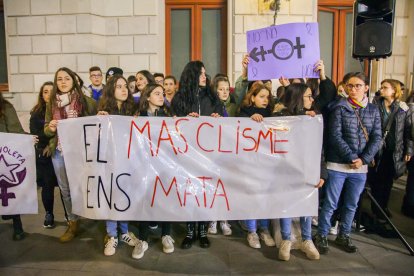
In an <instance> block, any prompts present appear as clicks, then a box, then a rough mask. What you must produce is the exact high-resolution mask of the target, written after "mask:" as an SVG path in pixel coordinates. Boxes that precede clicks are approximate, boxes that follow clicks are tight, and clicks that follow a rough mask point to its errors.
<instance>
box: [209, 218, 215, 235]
mask: <svg viewBox="0 0 414 276" xmlns="http://www.w3.org/2000/svg"><path fill="white" fill-rule="evenodd" d="M207 233H209V234H212V235H215V234H217V221H212V222H210V224H209V225H208V232H207Z"/></svg>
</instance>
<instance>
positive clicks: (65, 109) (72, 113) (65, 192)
mask: <svg viewBox="0 0 414 276" xmlns="http://www.w3.org/2000/svg"><path fill="white" fill-rule="evenodd" d="M90 115H96V103H95V100H94V99H92V98H89V97H87V96H85V95H84V94H83V93H82V90H81V88H80V87H79V84H78V82H77V80H76V75H75V73H74V72H73V71H72V70H70V69H69V68H66V67H62V68H59V69H58V70H57V71H56V73H55V78H54V84H53V90H52V94H51V95H50V101H49V103H48V104H47V105H46V115H45V127H44V131H45V134H46V136H48V137H51V139H50V142H49V146H50V148H51V156H52V162H53V168H54V170H55V174H56V177H57V181H58V184H59V188H60V191H61V193H62V198H63V205H64V207H65V210H66V213H67V215H68V228H67V229H66V232H65V233H64V234H63V235H62V236H61V237H60V241H61V242H68V241H71V240H72V239H73V238H74V237H75V235H76V234H77V231H78V219H79V217H78V216H77V215H75V214H74V213H72V201H71V196H70V189H69V181H68V177H67V174H66V167H65V162H64V157H63V155H62V147H61V145H60V141H59V133H57V125H58V123H59V121H60V120H65V119H68V118H78V117H83V116H90Z"/></svg>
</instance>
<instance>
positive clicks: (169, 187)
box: [58, 116, 322, 221]
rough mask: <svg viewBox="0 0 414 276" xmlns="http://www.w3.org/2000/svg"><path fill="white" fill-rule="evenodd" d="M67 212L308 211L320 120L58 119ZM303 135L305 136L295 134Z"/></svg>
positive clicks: (230, 215) (180, 216) (313, 210)
mask: <svg viewBox="0 0 414 276" xmlns="http://www.w3.org/2000/svg"><path fill="white" fill-rule="evenodd" d="M58 133H59V137H60V139H61V144H62V149H63V155H64V157H65V166H66V170H67V174H68V179H69V184H70V190H71V196H72V205H73V211H74V213H76V214H78V215H81V216H84V217H88V218H92V219H111V220H143V221H148V220H157V221H198V220H201V221H206V220H238V219H248V218H250V219H253V218H256V219H264V218H277V217H296V216H308V215H316V214H317V202H318V191H317V189H315V187H314V185H315V184H316V183H317V182H318V181H319V172H320V168H319V164H320V157H321V145H322V117H321V116H317V117H315V118H311V117H309V116H294V117H278V118H266V119H265V120H264V122H263V123H256V122H254V121H253V120H251V119H249V118H212V117H200V118H189V117H183V118H160V117H138V118H133V117H127V116H95V117H82V118H76V119H67V120H62V121H61V122H60V123H59V125H58ZM303 137H306V141H305V140H303Z"/></svg>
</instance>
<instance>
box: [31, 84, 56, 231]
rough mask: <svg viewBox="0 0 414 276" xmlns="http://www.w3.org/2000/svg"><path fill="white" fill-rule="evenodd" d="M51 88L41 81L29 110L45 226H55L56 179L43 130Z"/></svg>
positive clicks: (47, 141) (47, 138)
mask: <svg viewBox="0 0 414 276" xmlns="http://www.w3.org/2000/svg"><path fill="white" fill-rule="evenodd" d="M52 90H53V82H51V81H48V82H45V83H43V85H42V86H41V87H40V92H39V96H38V98H37V104H36V105H35V106H34V107H33V109H32V110H31V111H30V133H31V134H33V135H36V136H37V137H38V138H39V143H37V145H36V175H37V183H38V185H39V186H41V187H42V202H43V206H44V208H45V212H46V214H45V221H44V223H43V227H45V228H53V227H54V226H55V222H54V215H53V205H54V198H55V186H57V179H56V175H55V171H54V170H53V164H52V159H51V157H50V155H51V152H52V149H51V148H50V147H49V141H50V137H47V136H46V135H45V132H44V125H45V114H46V104H47V103H49V101H50V95H51V94H52Z"/></svg>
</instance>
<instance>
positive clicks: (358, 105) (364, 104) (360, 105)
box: [347, 95, 368, 109]
mask: <svg viewBox="0 0 414 276" xmlns="http://www.w3.org/2000/svg"><path fill="white" fill-rule="evenodd" d="M347 100H348V103H349V104H350V105H351V106H352V108H354V109H356V108H365V107H367V105H368V97H367V96H365V95H364V98H362V101H360V102H358V101H356V100H353V99H351V98H350V97H348V98H347Z"/></svg>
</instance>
